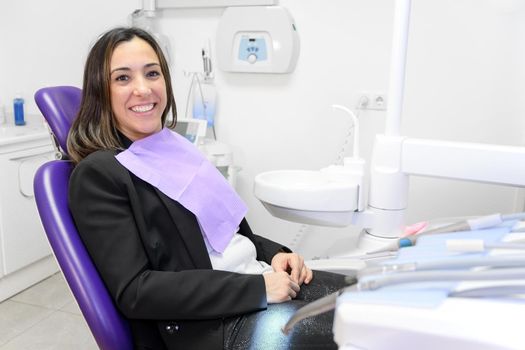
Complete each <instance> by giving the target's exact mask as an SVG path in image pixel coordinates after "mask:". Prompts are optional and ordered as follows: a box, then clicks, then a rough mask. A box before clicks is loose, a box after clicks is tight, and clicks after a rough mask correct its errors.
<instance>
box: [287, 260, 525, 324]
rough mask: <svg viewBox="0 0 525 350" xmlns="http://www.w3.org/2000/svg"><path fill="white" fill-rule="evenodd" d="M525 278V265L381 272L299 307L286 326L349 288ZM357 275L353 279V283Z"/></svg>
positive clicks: (320, 310) (329, 304)
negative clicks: (476, 269)
mask: <svg viewBox="0 0 525 350" xmlns="http://www.w3.org/2000/svg"><path fill="white" fill-rule="evenodd" d="M513 279H516V280H523V279H525V268H523V267H520V268H504V269H501V268H498V269H495V270H480V271H431V272H428V271H415V272H409V273H405V272H401V273H397V274H387V275H381V276H377V277H374V278H367V279H365V280H364V281H359V282H358V283H355V284H353V285H350V286H349V287H345V288H342V289H340V290H338V291H337V292H334V293H332V294H329V295H327V296H326V297H323V298H321V299H318V300H315V301H313V302H311V303H310V304H308V305H306V306H303V307H302V308H300V309H299V310H297V311H296V312H295V313H294V315H293V316H292V317H291V318H290V319H289V320H288V322H287V323H286V324H285V325H284V327H283V328H282V331H283V333H284V334H288V333H289V332H290V330H291V329H292V328H293V327H294V325H295V324H296V323H297V322H299V321H301V320H303V319H305V318H308V317H311V316H315V315H319V314H322V313H324V312H327V311H330V310H332V309H334V308H335V306H336V301H337V297H339V296H340V295H341V294H343V293H345V292H364V291H373V290H377V289H379V288H382V287H386V286H393V285H399V284H406V283H416V282H438V281H495V280H513ZM353 280H354V279H351V280H350V281H349V282H350V283H351V282H352V281H353Z"/></svg>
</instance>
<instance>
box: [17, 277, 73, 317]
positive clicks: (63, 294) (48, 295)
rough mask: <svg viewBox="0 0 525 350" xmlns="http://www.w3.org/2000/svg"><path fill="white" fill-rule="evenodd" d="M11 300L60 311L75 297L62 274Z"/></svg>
mask: <svg viewBox="0 0 525 350" xmlns="http://www.w3.org/2000/svg"><path fill="white" fill-rule="evenodd" d="M10 300H12V301H17V302H20V303H25V304H30V305H37V306H42V307H46V308H49V309H53V310H59V309H61V308H62V307H64V306H65V305H66V304H68V303H69V302H70V301H71V300H73V296H72V295H71V292H70V291H69V289H68V287H67V285H66V282H65V280H64V277H63V276H62V274H61V273H57V274H55V275H53V276H51V277H49V278H47V279H45V280H43V281H42V282H40V283H38V284H36V285H34V286H33V287H31V288H29V289H27V290H25V291H23V292H21V293H19V294H17V295H15V296H14V297H12V298H11V299H10Z"/></svg>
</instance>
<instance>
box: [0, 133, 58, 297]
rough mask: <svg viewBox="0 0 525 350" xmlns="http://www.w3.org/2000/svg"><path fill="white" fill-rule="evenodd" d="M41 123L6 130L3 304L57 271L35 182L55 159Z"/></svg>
mask: <svg viewBox="0 0 525 350" xmlns="http://www.w3.org/2000/svg"><path fill="white" fill-rule="evenodd" d="M53 156H54V152H53V147H52V145H51V140H50V137H49V134H48V132H47V130H46V129H45V128H44V127H43V126H42V125H41V124H39V125H36V126H34V127H32V126H30V125H29V126H23V127H15V126H10V127H1V128H0V301H1V300H3V299H6V298H8V297H10V296H11V295H14V294H16V293H18V292H20V291H21V290H23V289H25V288H27V287H29V286H31V285H32V284H34V283H36V282H38V281H40V280H42V279H44V278H46V277H47V276H49V275H51V274H52V273H54V272H56V271H57V266H56V264H55V262H54V259H53V257H52V255H51V249H50V247H49V244H48V242H47V238H46V236H45V233H44V230H43V228H42V225H41V222H40V218H39V216H38V212H37V209H36V203H35V198H34V193H33V178H34V175H35V173H36V171H37V169H38V168H39V167H40V165H42V164H43V163H45V162H47V161H49V160H52V159H53Z"/></svg>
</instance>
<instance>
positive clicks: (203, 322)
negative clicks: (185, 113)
mask: <svg viewBox="0 0 525 350" xmlns="http://www.w3.org/2000/svg"><path fill="white" fill-rule="evenodd" d="M83 86H84V89H83V97H82V102H81V107H80V111H79V113H78V116H77V118H76V120H75V121H74V123H73V125H72V127H71V131H70V134H69V138H68V151H69V153H70V155H71V156H72V158H73V161H74V162H75V168H74V170H73V172H72V174H71V179H70V183H69V207H70V209H71V213H72V215H73V218H74V220H75V224H76V226H77V229H78V232H79V234H80V236H81V238H82V241H83V242H84V244H85V245H86V248H87V250H88V252H89V254H90V256H91V258H92V259H93V261H94V263H95V265H96V267H97V270H98V271H99V273H100V275H101V276H102V279H103V280H104V283H105V285H106V286H107V288H108V290H109V292H110V294H111V296H112V298H113V300H114V301H115V304H116V305H117V306H118V308H119V310H120V311H121V312H122V314H123V315H124V316H125V317H126V318H127V319H128V320H129V323H130V326H131V330H132V335H133V340H134V343H135V348H136V349H166V348H167V349H210V350H211V349H224V348H225V349H245V348H247V347H248V344H250V343H251V345H252V346H253V347H254V348H256V349H272V350H274V349H287V348H291V347H295V348H304V347H306V346H308V348H310V349H312V348H316V349H335V348H336V345H335V343H334V342H333V340H332V338H333V335H332V333H331V328H332V319H333V313H332V314H326V315H322V316H320V317H319V318H317V319H316V322H315V324H312V323H310V324H305V325H304V326H303V327H302V328H300V327H299V328H297V330H295V333H293V334H291V335H290V336H285V335H283V334H282V333H281V331H280V328H281V326H282V325H284V320H285V319H287V318H288V317H289V316H290V315H291V314H292V313H293V312H294V311H295V310H297V309H298V308H300V307H302V306H303V305H304V304H306V303H307V302H309V301H312V300H314V299H316V298H319V297H321V296H324V295H326V294H327V293H331V292H333V291H335V290H337V289H338V288H341V287H342V286H343V284H344V278H343V276H340V275H331V274H328V273H322V272H316V273H315V277H314V274H313V272H312V270H311V269H309V268H308V266H306V265H305V264H304V260H303V258H302V257H301V256H300V255H298V254H295V253H292V252H291V251H290V250H289V249H288V248H286V247H284V246H282V245H281V244H279V243H276V242H273V241H270V240H268V239H266V238H264V237H261V236H257V235H255V234H253V232H252V231H251V229H250V226H249V225H248V223H247V221H246V219H245V218H244V216H245V215H246V213H247V211H248V208H247V206H246V205H245V204H244V202H243V200H242V199H241V198H240V197H239V196H238V194H237V193H236V192H235V190H234V189H233V188H232V187H231V186H230V185H229V183H228V182H227V181H226V179H225V178H224V177H223V176H222V175H221V174H220V172H219V171H218V170H217V169H216V168H215V167H214V166H213V164H211V163H210V162H209V161H208V160H207V159H206V157H205V156H204V155H203V154H202V153H200V151H199V150H198V149H197V148H196V147H195V145H193V144H192V143H190V142H189V141H188V140H186V139H185V138H184V137H182V136H179V135H177V134H176V133H174V132H172V131H171V130H170V127H171V126H172V124H173V123H166V119H167V118H166V117H167V114H168V112H169V111H170V110H172V111H173V114H174V115H175V101H174V98H173V92H172V88H171V80H170V74H169V70H168V67H167V65H166V60H165V59H164V56H163V54H162V51H161V50H160V48H159V46H158V45H157V43H156V42H155V41H154V39H153V38H152V37H151V36H150V35H149V34H148V33H147V32H144V31H142V30H140V29H137V28H116V29H113V30H111V31H109V32H107V33H106V34H104V35H103V36H102V37H101V38H100V39H99V41H97V43H96V44H95V45H94V47H93V49H92V50H91V51H90V54H89V55H88V60H87V63H86V68H85V71H84V85H83ZM174 120H175V118H174ZM167 124H170V125H167ZM280 323H282V324H280ZM269 339H272V342H268V340H269ZM277 346H278V347H277Z"/></svg>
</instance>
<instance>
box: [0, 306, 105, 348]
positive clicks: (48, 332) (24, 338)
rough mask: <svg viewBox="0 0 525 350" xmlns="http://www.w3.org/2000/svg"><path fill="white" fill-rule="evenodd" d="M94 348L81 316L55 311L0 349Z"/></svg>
mask: <svg viewBox="0 0 525 350" xmlns="http://www.w3.org/2000/svg"><path fill="white" fill-rule="evenodd" d="M33 349H38V350H71V349H75V350H96V349H98V347H97V345H96V343H95V340H94V339H93V337H92V335H91V333H90V332H89V329H88V327H87V325H86V323H85V321H84V319H83V318H82V317H81V316H77V315H73V314H71V313H68V312H61V311H56V312H53V313H52V314H51V315H50V316H49V317H47V318H46V319H44V320H43V321H41V322H39V323H38V324H36V325H35V326H33V327H31V328H29V329H27V330H26V331H25V332H24V333H22V334H21V335H19V336H17V337H15V338H13V339H12V340H11V341H9V342H7V343H6V344H4V345H3V346H0V350H33Z"/></svg>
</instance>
